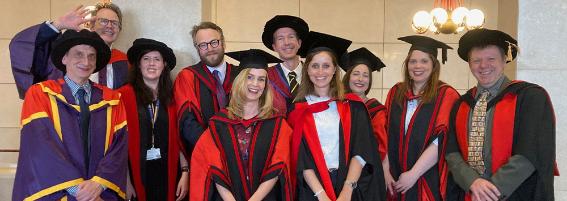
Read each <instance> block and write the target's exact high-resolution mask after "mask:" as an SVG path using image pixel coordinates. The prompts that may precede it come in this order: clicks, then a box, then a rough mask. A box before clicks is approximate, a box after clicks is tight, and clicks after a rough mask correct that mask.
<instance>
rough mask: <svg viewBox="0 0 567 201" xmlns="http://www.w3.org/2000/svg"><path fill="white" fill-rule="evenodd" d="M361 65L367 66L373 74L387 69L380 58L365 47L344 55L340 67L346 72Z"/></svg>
mask: <svg viewBox="0 0 567 201" xmlns="http://www.w3.org/2000/svg"><path fill="white" fill-rule="evenodd" d="M359 64H365V65H366V66H368V68H370V71H371V72H372V71H380V69H381V68H383V67H386V64H384V63H383V62H382V60H380V58H378V57H377V56H376V55H374V54H372V52H370V50H368V49H366V48H365V47H362V48H358V49H356V50H354V51H351V52H349V53H347V54H344V55H343V56H342V57H341V59H340V66H341V68H342V69H343V70H345V71H348V69H350V68H352V67H354V66H356V65H359Z"/></svg>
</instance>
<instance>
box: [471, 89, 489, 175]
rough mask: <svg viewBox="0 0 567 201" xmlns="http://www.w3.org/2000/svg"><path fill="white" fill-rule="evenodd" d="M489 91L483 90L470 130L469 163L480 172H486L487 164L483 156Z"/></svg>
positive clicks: (474, 111)
mask: <svg viewBox="0 0 567 201" xmlns="http://www.w3.org/2000/svg"><path fill="white" fill-rule="evenodd" d="M488 95H489V93H488V91H483V92H482V93H481V94H480V98H479V99H478V101H477V102H476V105H475V106H474V109H473V115H472V125H471V130H470V132H469V147H468V148H469V154H468V163H469V165H470V166H471V167H472V168H473V169H475V170H476V171H477V172H478V173H479V174H481V175H482V174H484V171H485V166H484V159H483V156H482V153H483V148H484V132H485V129H486V125H485V120H486V105H487V101H486V99H487V97H488Z"/></svg>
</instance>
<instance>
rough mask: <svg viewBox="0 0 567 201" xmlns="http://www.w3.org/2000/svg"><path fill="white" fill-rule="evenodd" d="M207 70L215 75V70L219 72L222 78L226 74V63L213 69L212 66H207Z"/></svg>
mask: <svg viewBox="0 0 567 201" xmlns="http://www.w3.org/2000/svg"><path fill="white" fill-rule="evenodd" d="M207 69H209V71H210V72H211V73H213V71H214V70H217V71H219V73H220V74H221V76H223V77H224V74H225V73H226V62H224V61H223V62H221V64H220V65H218V66H215V67H211V66H207Z"/></svg>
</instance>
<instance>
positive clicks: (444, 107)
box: [386, 36, 459, 201]
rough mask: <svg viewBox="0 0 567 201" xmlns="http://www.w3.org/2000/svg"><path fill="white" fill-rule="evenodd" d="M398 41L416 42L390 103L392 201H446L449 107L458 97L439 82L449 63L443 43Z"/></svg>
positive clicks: (415, 38)
mask: <svg viewBox="0 0 567 201" xmlns="http://www.w3.org/2000/svg"><path fill="white" fill-rule="evenodd" d="M399 40H402V41H405V42H408V43H410V44H412V46H411V47H410V50H409V52H408V56H407V57H406V59H405V60H404V65H403V67H404V69H403V75H404V80H403V81H402V82H400V83H397V84H396V85H394V86H393V87H392V88H391V89H390V91H389V93H388V98H387V100H386V108H388V112H387V114H388V124H387V128H386V129H387V131H388V155H387V160H389V164H390V173H391V175H392V177H393V179H394V180H392V181H391V182H389V183H388V184H387V187H388V190H389V192H390V198H391V200H412V201H414V200H416V201H417V200H444V197H445V196H444V195H445V193H444V190H443V189H444V188H443V187H442V186H444V183H445V182H444V181H445V180H446V177H447V166H446V163H445V160H443V159H442V158H441V159H439V155H441V156H443V155H444V154H442V153H444V150H445V146H444V145H445V140H446V138H445V136H444V134H445V133H446V131H447V129H448V121H449V115H450V112H451V107H452V106H453V104H454V102H455V101H456V100H457V99H458V98H459V93H458V92H457V91H456V90H455V89H454V88H453V87H451V86H449V85H447V84H445V83H444V82H442V81H440V80H439V74H440V72H441V69H440V68H441V64H440V62H439V60H437V49H442V62H443V63H445V61H446V60H447V49H452V48H451V47H449V46H448V45H446V44H445V43H443V42H440V41H437V40H435V39H432V38H429V37H425V36H406V37H401V38H399Z"/></svg>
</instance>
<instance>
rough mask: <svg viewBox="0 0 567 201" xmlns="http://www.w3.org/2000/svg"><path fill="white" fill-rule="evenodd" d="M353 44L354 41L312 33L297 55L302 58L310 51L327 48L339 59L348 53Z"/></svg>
mask: <svg viewBox="0 0 567 201" xmlns="http://www.w3.org/2000/svg"><path fill="white" fill-rule="evenodd" d="M351 43H352V41H350V40H347V39H344V38H340V37H337V36H333V35H329V34H324V33H319V32H315V31H310V32H309V34H308V36H307V38H306V39H305V40H304V41H303V45H301V48H299V51H298V52H297V54H298V55H299V56H301V57H306V56H307V54H308V53H309V51H310V50H312V49H315V48H318V47H325V48H329V49H331V50H332V51H333V53H335V55H337V57H339V56H341V55H343V54H344V53H346V51H347V49H348V47H349V46H350V44H351Z"/></svg>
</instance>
